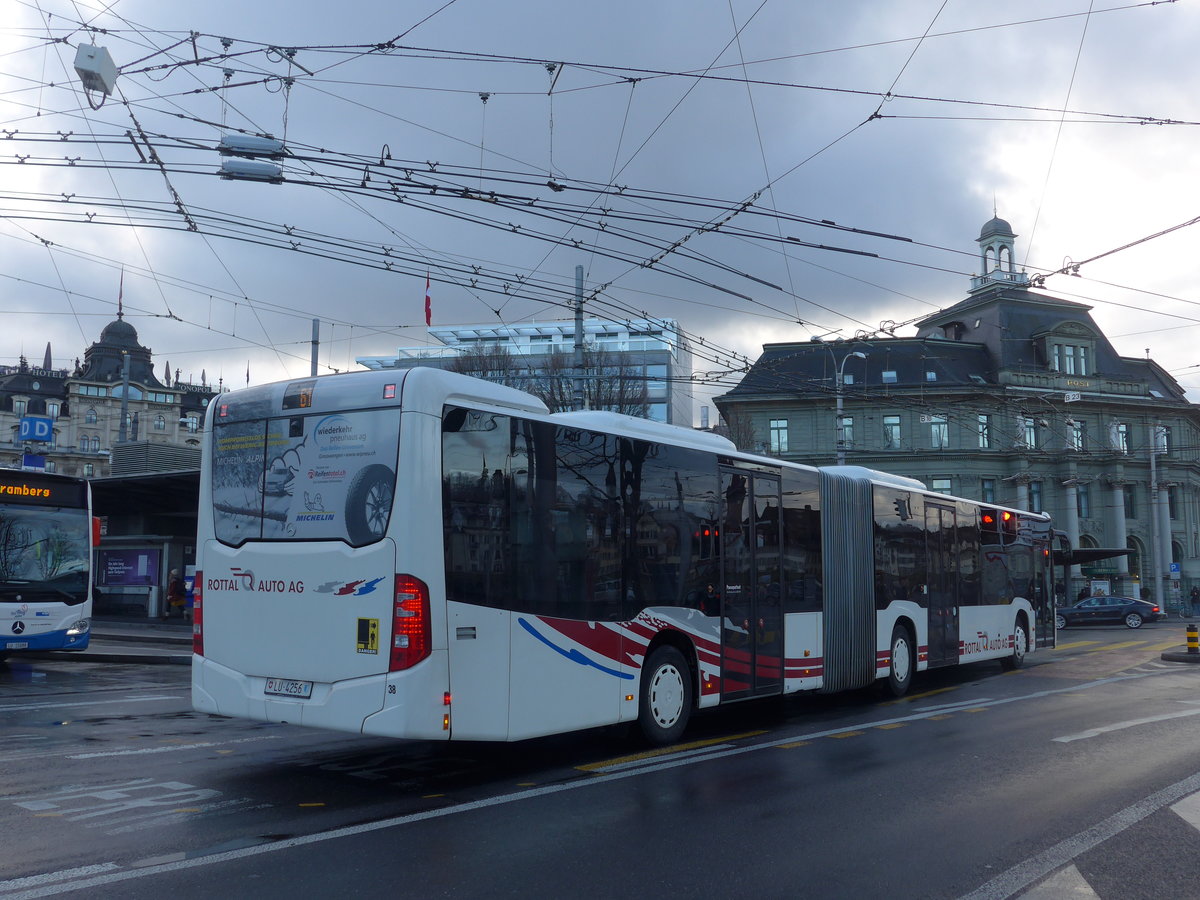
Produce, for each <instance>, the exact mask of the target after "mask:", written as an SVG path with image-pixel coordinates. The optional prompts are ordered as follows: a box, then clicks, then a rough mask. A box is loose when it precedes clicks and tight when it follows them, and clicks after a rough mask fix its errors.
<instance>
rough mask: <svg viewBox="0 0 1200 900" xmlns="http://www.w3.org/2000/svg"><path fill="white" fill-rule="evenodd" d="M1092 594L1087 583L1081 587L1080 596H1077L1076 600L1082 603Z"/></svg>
mask: <svg viewBox="0 0 1200 900" xmlns="http://www.w3.org/2000/svg"><path fill="white" fill-rule="evenodd" d="M1090 596H1092V592H1091V591H1090V590H1088V588H1087V586H1086V585H1085V586H1084V587H1082V588H1080V589H1079V596H1078V597H1076V598H1075V602H1076V603H1082V602H1083V601H1084V600H1086V599H1087V598H1088V597H1090Z"/></svg>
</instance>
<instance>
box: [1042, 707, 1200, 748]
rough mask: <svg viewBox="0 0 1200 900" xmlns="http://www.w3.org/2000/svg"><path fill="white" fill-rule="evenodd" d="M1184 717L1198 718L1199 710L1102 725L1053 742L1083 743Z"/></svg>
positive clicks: (1067, 735) (1058, 738) (1186, 710)
mask: <svg viewBox="0 0 1200 900" xmlns="http://www.w3.org/2000/svg"><path fill="white" fill-rule="evenodd" d="M1185 716H1200V709H1185V710H1181V711H1180V712H1173V713H1163V714H1162V715H1161V716H1146V718H1144V719H1130V720H1129V721H1127V722H1114V723H1113V724H1112V725H1104V726H1102V727H1100V728H1089V729H1088V730H1087V731H1081V732H1079V733H1078V734H1065V735H1063V736H1062V737H1056V738H1054V739H1053V740H1055V741H1057V742H1058V743H1060V744H1069V743H1071V741H1083V740H1087V739H1088V738H1094V737H1099V736H1100V735H1102V734H1108V733H1109V732H1111V731H1122V730H1124V729H1126V728H1136V727H1137V726H1138V725H1149V724H1150V723H1152V722H1165V721H1167V720H1168V719H1182V718H1183V717H1185Z"/></svg>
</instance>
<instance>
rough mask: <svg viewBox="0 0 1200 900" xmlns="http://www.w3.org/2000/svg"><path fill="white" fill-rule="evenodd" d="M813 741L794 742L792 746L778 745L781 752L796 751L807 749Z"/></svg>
mask: <svg viewBox="0 0 1200 900" xmlns="http://www.w3.org/2000/svg"><path fill="white" fill-rule="evenodd" d="M811 743H812V741H794V742H792V743H790V744H776V745H775V746H777V747H778V748H779V749H780V750H794V749H796V748H797V747H807V746H808V745H809V744H811Z"/></svg>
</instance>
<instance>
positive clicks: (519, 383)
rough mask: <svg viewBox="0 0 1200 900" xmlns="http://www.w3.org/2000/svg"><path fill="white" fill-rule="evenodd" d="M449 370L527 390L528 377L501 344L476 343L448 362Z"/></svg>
mask: <svg viewBox="0 0 1200 900" xmlns="http://www.w3.org/2000/svg"><path fill="white" fill-rule="evenodd" d="M449 369H450V371H451V372H458V373H460V374H462V375H471V376H474V377H475V378H482V379H483V380H484V381H494V382H496V383H497V384H504V385H508V386H509V387H515V388H521V389H523V390H528V385H527V382H528V378H525V377H523V375H522V373H521V371H520V370H521V365H520V361H519V360H518V359H517V357H515V356H513V353H512V351H511V350H509V349H508V348H507V347H505V346H504V345H503V344H494V343H487V344H477V345H476V346H474V347H472V348H471V349H470V350H467V351H466V352H465V353H463V354H461V355H460V356H456V357H455V358H454V360H453V361H452V362H451V363H450V365H449Z"/></svg>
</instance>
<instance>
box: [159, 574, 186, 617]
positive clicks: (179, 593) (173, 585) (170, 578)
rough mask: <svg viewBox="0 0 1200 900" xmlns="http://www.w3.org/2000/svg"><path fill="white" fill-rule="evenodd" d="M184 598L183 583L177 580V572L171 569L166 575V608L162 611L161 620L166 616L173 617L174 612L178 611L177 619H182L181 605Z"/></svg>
mask: <svg viewBox="0 0 1200 900" xmlns="http://www.w3.org/2000/svg"><path fill="white" fill-rule="evenodd" d="M185 599H186V598H185V597H184V595H183V582H182V581H180V579H179V570H178V569H172V570H171V572H170V574H169V575H167V608H166V609H165V610H164V611H163V612H164V614H163V619H164V620H165V619H166V618H167V616H169V615H174V613H175V611H176V610H178V611H179V617H180V618H183V603H184V600H185Z"/></svg>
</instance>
